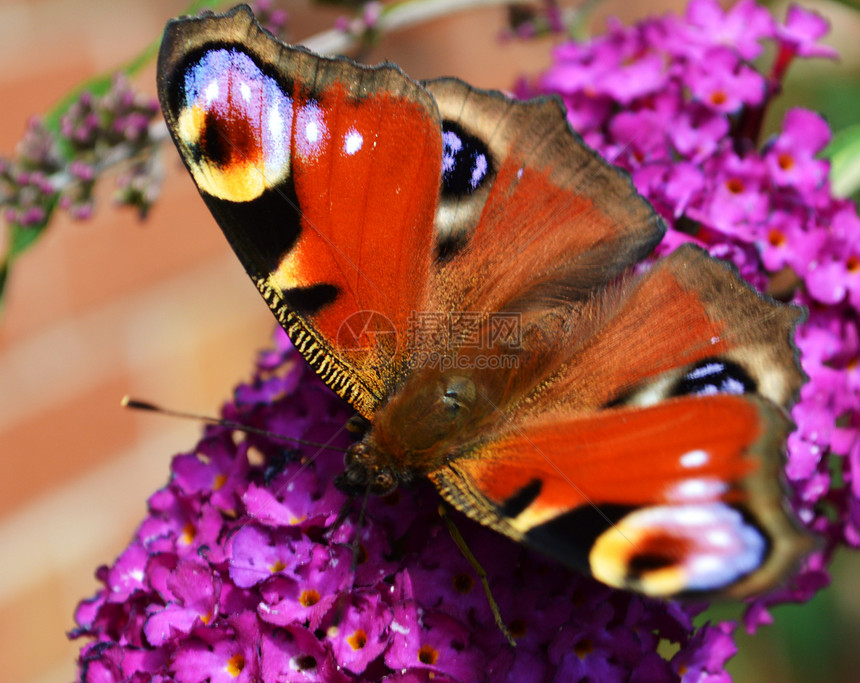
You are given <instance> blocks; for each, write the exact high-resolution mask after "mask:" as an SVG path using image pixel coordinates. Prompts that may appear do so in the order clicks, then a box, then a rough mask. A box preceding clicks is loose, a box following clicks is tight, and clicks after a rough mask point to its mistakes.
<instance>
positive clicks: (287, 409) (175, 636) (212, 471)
mask: <svg viewBox="0 0 860 683" xmlns="http://www.w3.org/2000/svg"><path fill="white" fill-rule="evenodd" d="M277 339H278V344H279V348H278V349H276V350H275V351H271V352H268V353H265V354H263V355H262V356H261V358H260V361H259V364H258V369H257V373H256V376H255V378H254V380H253V381H252V382H251V383H249V384H246V385H241V386H239V387H238V388H237V390H236V394H235V401H234V402H233V403H231V404H229V405H227V406H226V407H225V409H224V417H225V418H226V419H229V420H235V421H241V422H243V423H245V424H248V425H252V426H254V427H257V428H262V429H266V430H271V431H272V432H275V433H278V434H283V435H286V436H288V437H294V438H298V439H305V440H313V441H317V442H319V441H322V442H329V441H330V442H331V445H334V446H339V447H345V446H347V445H348V443H349V438H348V437H347V435H346V434H345V433H344V431H343V425H344V422H345V421H346V419H347V418H348V417H349V416H350V411H349V410H348V409H346V408H345V406H344V405H343V403H342V402H341V401H340V400H339V399H337V398H336V397H335V396H334V395H333V394H332V392H331V391H330V390H329V389H328V388H326V387H325V386H324V385H323V384H322V383H321V382H320V381H319V380H318V379H317V378H316V376H315V375H314V374H313V373H312V372H311V371H310V370H309V369H308V368H307V366H306V364H305V363H304V362H303V361H302V360H301V359H300V358H299V357H298V355H297V354H296V353H295V352H294V351H293V350H292V349H291V347H290V346H289V343H288V342H287V341H286V336H285V335H284V334H283V333H282V332H280V331H279V332H278V337H277ZM332 435H335V436H334V437H332ZM240 437H241V435H239V434H237V433H236V432H233V431H231V430H230V429H229V428H227V427H221V426H217V427H209V428H207V430H206V434H205V436H204V438H203V439H202V440H201V442H200V443H199V444H198V445H197V447H196V449H195V450H194V451H193V452H190V453H186V454H182V455H178V456H176V458H174V460H173V463H172V466H171V472H172V476H171V480H170V483H169V484H168V485H167V486H165V487H164V488H163V489H161V490H160V491H158V492H156V493H155V494H154V495H153V496H152V497H151V498H150V500H149V514H148V516H147V518H146V519H145V520H144V522H143V523H142V524H141V526H140V528H139V529H138V531H137V533H136V535H135V537H134V539H133V540H132V542H131V544H130V545H129V546H128V548H127V549H126V550H125V551H124V552H123V553H122V555H120V557H119V558H118V559H117V560H116V561H115V562H114V564H113V565H112V566H110V567H102V568H101V569H99V570H98V572H97V577H98V579H99V581H101V583H102V584H103V588H102V589H101V590H99V592H98V593H97V594H96V595H95V596H94V597H93V598H92V599H90V600H87V601H85V602H83V603H81V605H80V606H79V608H78V611H77V613H76V615H75V616H76V620H77V623H78V628H77V629H76V630H75V631H74V632H73V635H74V636H76V637H82V636H86V637H89V638H90V639H91V640H90V642H89V643H87V644H86V645H85V646H84V647H83V648H82V650H81V655H80V660H79V680H81V681H86V682H87V683H107V682H109V681H140V682H144V681H159V682H166V681H177V682H179V683H202V682H203V681H207V680H208V681H211V682H212V683H226V682H228V681H229V682H232V681H237V682H239V683H241V682H242V681H263V682H264V683H275V682H276V681H278V682H281V681H322V682H326V683H328V682H337V681H351V680H362V681H380V680H386V681H402V682H406V681H409V682H413V681H414V682H416V683H417V682H421V681H430V680H433V681H436V682H437V683H441V682H445V681H463V682H469V683H472V682H474V681H494V682H495V681H516V682H517V683H528V682H531V681H533V682H535V683H538V682H540V681H551V680H581V679H583V678H584V677H585V678H587V679H588V680H595V681H610V682H611V681H628V680H630V681H643V682H644V681H654V682H658V683H659V682H660V681H677V680H679V679H681V678H684V679H685V680H703V679H705V678H707V677H708V676H716V677H719V676H720V675H722V672H723V665H724V663H725V661H726V660H727V659H728V658H729V657H731V656H732V655H733V654H734V652H735V648H734V644H733V642H732V639H731V631H732V628H733V627H732V626H731V624H718V625H714V626H706V627H704V628H701V629H699V630H695V629H694V628H693V626H692V623H691V620H692V618H693V617H694V616H695V614H697V613H698V611H700V607H693V606H689V605H687V606H680V605H678V604H676V603H668V602H661V601H655V600H648V599H646V598H643V597H640V596H636V595H632V594H630V593H625V592H621V591H613V590H611V589H609V588H607V587H605V586H602V585H601V584H598V583H596V582H595V581H593V580H591V579H589V578H586V577H584V576H582V575H579V574H576V573H572V572H570V571H568V570H565V569H563V568H562V567H560V566H559V565H557V564H556V563H553V562H552V561H550V560H547V559H545V558H543V557H542V556H540V555H536V554H533V553H530V552H527V551H526V550H524V549H523V548H522V547H520V546H518V545H517V544H514V543H512V542H510V541H508V540H507V539H505V538H504V537H502V536H500V535H499V534H496V533H495V532H493V531H490V530H489V529H485V528H483V527H481V526H479V525H476V524H473V523H471V522H469V521H467V520H465V519H463V518H462V517H459V516H458V517H457V518H456V524H457V526H458V528H459V529H460V530H461V532H462V533H463V535H464V537H465V538H466V541H467V543H468V545H469V547H470V548H471V549H472V551H473V552H474V554H475V555H476V556H477V557H478V559H479V560H480V561H482V562H483V564H484V567H485V568H486V570H487V572H488V574H489V581H490V585H491V587H492V591H493V594H494V597H495V598H496V600H497V601H498V603H499V606H500V609H501V613H502V615H503V616H504V618H505V620H506V621H507V623H508V625H509V627H510V630H511V632H512V634H513V636H514V637H515V638H516V642H517V647H516V648H515V649H511V648H509V647H508V646H507V645H506V643H505V640H504V637H503V636H502V633H501V632H500V631H499V629H498V628H497V627H496V625H495V623H494V621H493V616H492V613H491V611H490V608H489V605H488V602H487V599H486V596H485V595H484V592H483V590H482V587H481V585H480V583H479V580H478V578H477V577H476V575H475V572H474V571H473V569H472V567H471V565H470V564H469V563H468V561H467V560H466V559H465V558H464V557H463V556H462V555H461V553H460V551H459V550H458V548H457V546H456V545H455V544H454V542H453V540H452V539H451V538H450V536H449V535H448V532H447V529H446V528H445V526H444V524H443V523H442V522H441V520H440V518H439V516H438V513H437V506H438V503H439V497H438V494H437V493H436V492H435V490H434V489H433V488H432V487H431V486H429V484H426V485H424V486H420V487H419V488H417V489H415V490H402V491H398V492H396V494H394V495H393V496H391V497H389V498H384V499H371V500H369V501H368V502H367V508H366V513H365V518H364V520H363V522H362V523H361V524H360V525H359V524H358V521H357V518H358V512H357V508H358V507H360V503H359V502H356V503H355V506H354V507H355V509H354V510H353V511H352V512H351V514H350V515H349V516H348V517H347V518H346V521H345V522H344V523H343V524H341V525H340V526H339V527H337V528H336V529H335V530H334V531H331V530H330V529H327V527H329V526H330V525H331V524H332V523H333V522H334V520H335V519H336V518H337V516H338V513H339V511H340V510H341V508H342V506H343V504H344V502H345V498H344V496H343V494H341V493H340V492H339V491H338V490H336V489H335V488H334V485H333V480H334V477H335V475H336V474H337V473H338V472H340V471H341V469H342V467H343V456H342V453H338V452H331V451H327V450H323V449H319V448H314V447H308V446H301V447H294V446H291V445H288V444H285V443H284V442H283V441H279V440H277V439H274V438H269V437H264V436H260V435H257V434H248V435H245V436H244V438H240ZM356 534H358V538H357V539H356ZM354 549H357V560H356V564H355V566H353V551H354ZM661 642H666V643H674V644H675V645H676V647H677V648H679V649H678V650H677V652H676V654H675V655H674V657H672V658H671V659H669V660H667V659H664V658H663V657H661V656H660V655H658V653H657V648H658V645H659V644H660V643H661ZM715 680H716V679H715Z"/></svg>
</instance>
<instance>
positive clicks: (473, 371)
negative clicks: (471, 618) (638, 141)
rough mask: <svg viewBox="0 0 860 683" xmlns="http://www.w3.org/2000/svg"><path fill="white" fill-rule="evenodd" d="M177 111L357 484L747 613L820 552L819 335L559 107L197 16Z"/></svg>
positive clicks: (243, 23)
mask: <svg viewBox="0 0 860 683" xmlns="http://www.w3.org/2000/svg"><path fill="white" fill-rule="evenodd" d="M158 89H159V98H160V102H161V107H162V110H163V111H164V115H165V118H166V120H167V124H168V126H169V129H170V132H171V134H172V136H173V140H174V142H175V143H176V146H177V147H178V149H179V151H180V154H181V156H182V158H183V160H184V162H185V165H186V166H187V168H188V170H189V172H190V173H191V176H192V177H193V179H194V181H195V182H196V184H197V186H198V189H199V190H200V194H201V195H202V196H203V199H204V201H205V202H206V204H207V205H208V206H209V208H210V210H211V211H212V213H213V215H214V216H215V218H216V219H217V221H218V223H219V225H220V226H221V229H222V230H223V232H224V234H225V235H226V237H227V239H228V240H229V242H230V244H231V245H232V247H233V249H234V250H235V251H236V253H237V255H238V256H239V258H240V260H241V261H242V264H243V265H244V267H245V269H246V270H247V272H248V274H249V275H250V277H251V279H252V280H253V282H254V284H255V285H256V287H257V289H258V290H259V291H260V293H261V294H262V295H263V298H264V299H265V300H266V303H267V304H268V305H269V307H270V308H271V310H272V311H273V313H274V314H275V317H276V318H277V319H278V321H279V322H280V324H281V325H282V326H283V327H284V328H285V329H286V331H287V333H288V334H289V336H290V338H291V339H292V341H293V343H294V345H295V347H296V348H297V349H298V350H299V352H300V353H301V354H302V355H303V356H304V358H305V359H306V360H307V362H308V363H309V364H310V365H311V366H312V367H313V369H314V370H315V371H316V372H317V373H318V374H319V376H320V377H321V378H322V379H323V380H324V381H325V382H326V383H327V384H328V385H329V386H330V387H331V388H332V389H333V390H334V391H335V392H337V394H339V395H340V396H341V397H343V398H344V399H346V400H347V401H348V402H349V403H350V404H352V406H353V407H354V408H355V410H356V411H357V412H358V414H359V415H360V416H361V418H363V420H364V421H365V426H366V431H365V433H364V435H363V438H362V439H361V440H360V441H358V442H357V443H355V444H354V445H353V446H352V447H351V448H350V449H349V451H348V453H347V456H346V468H345V471H344V472H343V473H342V474H341V475H340V476H339V477H338V479H337V480H336V484H337V486H338V487H339V488H340V489H341V490H343V491H344V492H346V493H349V494H353V495H355V494H366V493H373V494H380V495H381V494H386V493H388V492H390V491H392V490H393V489H394V488H395V487H397V486H399V485H406V484H409V483H410V482H412V481H414V480H415V479H417V478H419V477H428V478H429V479H430V480H431V481H432V482H433V483H434V484H435V485H436V487H437V488H438V490H439V493H440V494H441V495H442V497H443V498H444V499H445V500H447V501H448V502H449V503H450V504H451V505H453V506H454V507H455V508H457V509H459V510H461V511H462V512H463V513H465V514H466V515H468V516H469V517H471V518H473V519H475V520H478V521H479V522H481V523H483V524H485V525H487V526H489V527H492V528H493V529H496V530H497V531H499V532H501V533H503V534H506V535H507V536H510V537H511V538H513V539H515V540H517V541H519V542H522V543H525V544H528V545H530V546H533V547H535V548H537V549H539V550H541V551H543V552H545V553H547V554H548V555H550V556H552V557H554V558H556V559H557V560H559V561H560V562H562V563H564V564H566V565H569V566H572V567H576V568H579V569H585V570H588V571H590V572H591V573H592V574H593V575H594V576H595V577H596V578H598V579H599V580H601V581H603V582H605V583H607V584H609V585H611V586H615V587H620V588H627V589H632V590H637V591H640V592H643V593H645V594H648V595H653V596H661V597H670V596H677V595H689V594H696V595H699V594H707V595H725V596H733V597H742V596H747V595H751V594H754V593H757V592H760V591H763V590H766V589H767V588H769V587H771V586H773V585H774V584H775V583H776V582H777V581H779V580H780V579H781V578H782V577H783V576H784V575H785V574H786V572H787V571H788V570H789V569H790V568H791V567H792V565H793V564H794V563H795V562H796V561H797V560H798V558H799V557H800V556H801V555H802V554H803V553H804V552H805V551H806V550H807V549H808V547H809V545H810V543H809V539H808V537H807V536H806V535H805V534H804V533H803V532H802V531H801V530H800V528H799V527H798V526H797V524H796V522H795V521H794V519H793V517H792V516H791V514H790V513H789V512H788V511H787V509H786V507H785V503H784V493H783V490H782V485H781V480H780V472H781V465H780V463H781V455H782V450H783V448H784V444H785V440H786V436H787V434H788V432H789V431H790V429H791V423H790V421H789V419H788V418H787V414H786V410H787V408H788V407H789V406H790V404H791V402H792V400H793V397H794V396H795V395H796V393H797V392H798V390H799V388H800V386H801V384H802V382H803V379H804V378H803V374H802V372H801V370H800V368H799V365H798V362H797V358H796V351H795V348H794V346H793V342H792V337H793V332H794V328H795V326H796V324H797V322H798V320H799V318H800V317H801V315H802V311H801V309H799V308H796V307H792V306H786V305H782V304H779V303H777V302H775V301H773V300H771V299H769V298H768V297H766V296H763V295H761V294H759V293H757V292H756V291H755V290H754V289H752V288H751V287H750V286H748V285H747V284H746V283H744V282H743V281H742V280H741V279H740V278H739V277H738V275H737V274H736V273H735V272H734V271H733V270H732V269H731V268H730V267H728V266H727V265H725V264H723V263H721V262H719V261H717V260H715V259H713V258H711V257H709V256H708V255H707V254H706V253H705V252H704V251H702V250H701V249H698V248H696V247H693V246H683V247H681V248H679V249H677V250H676V251H674V252H673V253H672V254H670V255H669V256H667V257H666V258H664V259H662V260H658V261H657V262H656V263H655V264H654V265H653V266H652V267H651V268H650V269H648V270H647V271H646V272H644V274H641V275H639V276H634V275H632V274H631V271H632V269H633V267H634V266H635V265H636V264H637V263H638V262H639V261H640V260H641V259H643V258H644V257H646V256H647V255H648V254H650V252H651V251H652V250H653V249H654V247H655V246H656V245H657V243H658V242H659V241H660V240H661V238H662V236H663V234H664V231H665V226H664V224H663V223H662V221H661V220H660V219H659V218H658V217H657V215H656V214H655V212H654V210H653V209H652V208H651V206H649V204H648V203H647V202H646V201H645V200H644V199H643V198H642V197H641V196H639V195H638V194H637V192H636V190H635V189H634V187H633V185H632V183H631V180H630V178H629V176H628V175H627V174H626V173H624V172H623V171H620V170H618V169H616V168H614V167H613V166H611V165H609V164H608V163H606V162H605V161H604V160H603V159H601V158H600V157H599V156H598V155H597V153H595V152H594V151H593V150H591V149H589V148H588V147H587V146H586V145H585V144H584V143H583V142H582V140H581V139H580V138H579V137H578V136H577V135H576V133H574V132H573V131H572V130H571V129H570V127H569V126H568V124H567V122H566V118H565V112H564V109H563V107H562V106H561V105H560V103H558V102H557V101H555V100H553V99H540V100H535V101H531V102H520V101H515V100H511V99H509V98H507V97H505V96H503V95H501V94H500V93H497V92H487V91H482V90H478V89H475V88H473V87H471V86H469V85H467V84H466V83H463V82H462V81H459V80H456V79H452V78H445V79H439V80H434V81H429V82H425V83H420V84H419V83H416V82H415V81H412V80H410V79H409V78H408V77H407V76H406V75H404V74H403V73H402V72H401V71H400V70H399V69H398V68H397V67H396V66H393V65H382V66H379V67H374V68H370V67H365V66H361V65H359V64H356V63H354V62H352V61H350V60H347V59H343V58H338V59H329V58H326V57H321V56H318V55H315V54H313V53H311V52H309V51H307V50H306V49H304V48H302V47H293V46H288V45H285V44H283V43H281V42H280V41H278V40H276V39H275V38H274V37H272V36H271V35H270V34H268V33H267V32H266V31H264V30H263V29H262V28H261V27H260V26H259V25H258V24H257V23H256V21H255V20H254V17H253V15H252V13H251V11H250V10H249V9H248V8H247V7H239V8H236V9H234V10H233V11H231V12H229V13H227V14H225V15H221V16H215V15H208V16H203V17H198V18H184V19H179V20H175V21H172V22H170V24H169V25H168V26H167V29H166V31H165V34H164V41H163V43H162V46H161V52H160V55H159V60H158Z"/></svg>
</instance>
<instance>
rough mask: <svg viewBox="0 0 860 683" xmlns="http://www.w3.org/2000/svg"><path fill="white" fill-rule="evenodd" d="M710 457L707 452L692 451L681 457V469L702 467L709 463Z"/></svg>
mask: <svg viewBox="0 0 860 683" xmlns="http://www.w3.org/2000/svg"><path fill="white" fill-rule="evenodd" d="M709 457H710V456H709V455H708V454H707V452H706V451H703V450H695V451H690V452H688V453H684V455H682V456H681V460H680V462H681V467H701V466H702V465H704V464H705V463H706V462H708V458H709Z"/></svg>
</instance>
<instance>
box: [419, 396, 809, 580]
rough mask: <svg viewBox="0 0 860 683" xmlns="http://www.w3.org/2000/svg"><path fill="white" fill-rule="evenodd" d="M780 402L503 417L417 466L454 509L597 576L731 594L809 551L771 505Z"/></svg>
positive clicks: (734, 399) (744, 400)
mask: <svg viewBox="0 0 860 683" xmlns="http://www.w3.org/2000/svg"><path fill="white" fill-rule="evenodd" d="M788 429H789V424H788V422H787V420H786V419H785V418H784V417H783V414H782V413H781V411H779V410H778V409H776V408H775V407H774V406H773V405H772V404H769V403H767V402H764V401H762V400H760V399H757V398H755V397H744V396H729V395H721V396H705V397H683V398H677V399H672V400H670V401H665V402H661V403H658V404H655V405H652V406H649V407H646V408H640V407H623V408H616V409H614V410H607V411H603V412H601V413H597V414H594V415H588V416H582V417H568V418H566V419H565V418H559V417H558V416H547V418H545V419H544V420H541V421H536V422H532V423H528V424H523V425H517V426H516V427H515V428H513V429H512V430H511V431H510V432H509V434H507V435H506V436H504V437H503V438H500V439H498V440H496V441H494V442H492V443H489V444H487V445H485V446H483V447H481V448H479V449H477V450H476V451H475V452H474V453H473V456H474V457H468V458H463V459H458V460H454V461H452V462H450V463H449V464H448V465H447V466H446V467H444V468H441V469H440V470H439V471H437V472H435V473H434V474H432V475H431V479H432V480H433V481H434V483H435V484H436V486H437V487H438V488H439V491H440V492H441V494H442V495H443V496H444V497H445V498H446V499H447V500H448V501H449V502H450V503H452V504H453V505H454V506H455V507H457V508H458V509H460V510H461V511H463V512H464V513H466V514H467V515H469V516H470V517H472V518H474V519H476V520H478V521H479V522H481V523H483V524H486V525H488V526H491V527H493V528H495V529H497V530H499V531H501V532H502V533H505V534H507V535H508V536H511V537H512V538H514V539H516V540H517V541H520V542H523V543H526V544H529V545H532V546H533V547H535V548H537V549H539V550H541V551H542V552H544V553H546V554H548V555H550V556H552V557H555V558H557V559H558V560H560V561H562V562H563V563H565V564H567V565H569V566H574V567H580V568H584V569H586V570H590V571H591V573H592V574H593V575H594V576H595V577H596V578H598V579H599V580H601V581H602V582H604V583H607V584H609V585H611V586H615V587H618V588H627V589H633V590H637V591H639V592H643V593H645V594H648V595H653V596H659V597H673V596H677V595H682V594H715V593H720V594H722V595H727V596H732V597H744V596H747V595H749V594H753V593H756V592H759V591H761V590H762V589H764V588H766V587H768V586H770V585H772V584H773V582H774V581H775V580H777V579H778V578H779V577H781V576H783V575H784V574H785V572H786V571H787V570H788V569H790V567H791V566H792V565H793V564H794V563H795V562H796V561H797V559H798V558H799V556H800V555H802V554H803V552H805V551H806V550H808V549H809V545H810V544H809V541H808V538H807V537H806V536H804V535H803V534H802V533H801V532H800V531H799V530H798V529H797V528H796V526H795V525H794V524H793V522H792V519H791V517H790V516H789V514H788V513H787V512H786V511H785V510H784V508H783V502H782V501H783V497H784V494H783V491H782V488H781V487H780V486H779V483H778V482H779V471H780V462H781V461H780V454H781V443H782V440H783V439H784V438H785V436H786V433H787V431H788Z"/></svg>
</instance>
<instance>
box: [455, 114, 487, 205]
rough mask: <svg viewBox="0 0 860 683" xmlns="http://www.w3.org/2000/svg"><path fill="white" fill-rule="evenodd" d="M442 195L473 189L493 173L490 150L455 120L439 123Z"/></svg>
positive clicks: (470, 192) (472, 190)
mask: <svg viewBox="0 0 860 683" xmlns="http://www.w3.org/2000/svg"><path fill="white" fill-rule="evenodd" d="M442 144H443V151H442V197H443V198H445V197H459V196H462V195H468V194H472V193H473V192H475V191H476V190H477V189H478V188H480V187H483V186H484V185H486V184H487V183H488V182H490V181H491V179H492V177H493V175H494V174H495V172H496V169H495V168H494V166H495V165H494V163H493V158H492V156H491V155H490V150H489V148H488V147H487V145H486V144H484V142H483V141H482V140H481V139H479V138H477V137H475V136H474V135H470V134H469V133H467V132H466V131H465V129H464V128H463V127H462V126H461V125H460V124H458V123H456V122H454V121H443V122H442Z"/></svg>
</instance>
